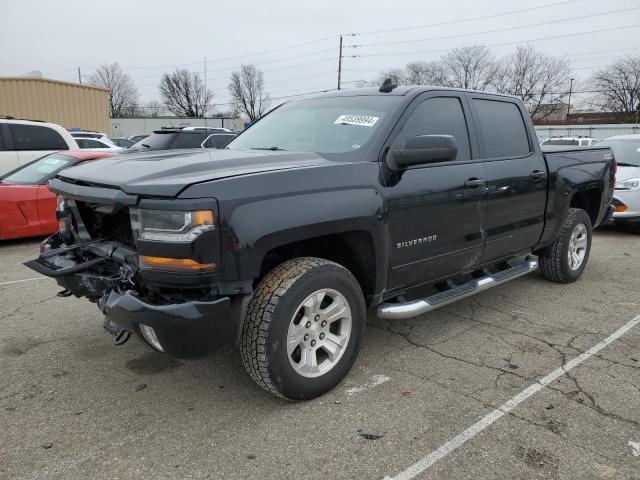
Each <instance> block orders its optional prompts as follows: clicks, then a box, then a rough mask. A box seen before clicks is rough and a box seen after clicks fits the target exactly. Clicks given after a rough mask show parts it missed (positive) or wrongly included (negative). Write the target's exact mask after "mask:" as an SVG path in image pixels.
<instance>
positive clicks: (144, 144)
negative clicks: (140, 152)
mask: <svg viewBox="0 0 640 480" xmlns="http://www.w3.org/2000/svg"><path fill="white" fill-rule="evenodd" d="M140 146H141V147H147V148H149V149H150V148H151V147H150V146H149V145H147V144H146V143H141V144H140Z"/></svg>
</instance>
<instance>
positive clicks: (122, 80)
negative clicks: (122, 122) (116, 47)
mask: <svg viewBox="0 0 640 480" xmlns="http://www.w3.org/2000/svg"><path fill="white" fill-rule="evenodd" d="M87 81H88V83H89V85H95V86H97V87H103V88H108V89H109V116H110V117H111V118H117V117H120V116H122V115H123V114H126V112H130V111H131V110H132V107H133V106H134V105H136V104H137V101H138V89H137V88H136V86H135V85H134V83H133V81H132V80H131V77H129V75H127V74H126V73H124V72H123V71H122V69H121V68H120V65H118V63H105V64H103V65H100V66H99V67H98V68H97V69H96V71H95V72H93V73H92V74H90V75H89V77H88V80H87Z"/></svg>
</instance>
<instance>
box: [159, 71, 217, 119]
mask: <svg viewBox="0 0 640 480" xmlns="http://www.w3.org/2000/svg"><path fill="white" fill-rule="evenodd" d="M159 89H160V97H161V98H162V101H163V102H164V104H165V105H166V106H167V108H168V109H169V111H171V113H173V114H174V115H176V116H178V117H204V116H205V115H206V114H207V111H208V110H209V109H211V108H212V107H213V105H212V104H211V101H212V100H213V92H212V91H211V90H209V89H208V88H207V87H206V85H205V84H204V82H203V81H202V80H201V78H200V75H198V73H196V72H189V71H188V70H187V69H178V68H176V70H175V71H174V72H172V73H165V74H164V75H162V79H161V80H160V86H159Z"/></svg>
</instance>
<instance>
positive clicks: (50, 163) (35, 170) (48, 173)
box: [0, 153, 78, 185]
mask: <svg viewBox="0 0 640 480" xmlns="http://www.w3.org/2000/svg"><path fill="white" fill-rule="evenodd" d="M77 161H78V160H76V159H75V158H73V157H69V156H67V155H61V154H59V153H52V154H51V155H47V156H45V157H42V158H39V159H37V160H34V161H33V162H31V163H28V164H26V165H23V166H21V167H19V168H17V169H15V170H14V171H12V172H10V173H8V174H7V175H6V176H5V177H3V178H2V179H1V180H0V181H2V183H9V184H11V185H38V184H43V183H45V182H46V181H47V180H48V179H50V178H52V177H53V176H54V175H55V174H56V173H58V172H59V171H60V170H62V169H63V168H65V167H69V166H71V165H73V164H75V163H77Z"/></svg>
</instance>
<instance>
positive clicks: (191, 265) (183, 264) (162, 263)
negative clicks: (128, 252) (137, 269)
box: [140, 255, 217, 271]
mask: <svg viewBox="0 0 640 480" xmlns="http://www.w3.org/2000/svg"><path fill="white" fill-rule="evenodd" d="M140 265H141V266H142V267H151V268H161V269H167V270H196V271H200V270H214V269H215V268H216V267H217V265H216V264H215V263H198V262H196V261H195V260H191V259H190V258H167V257H150V256H147V255H140Z"/></svg>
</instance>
